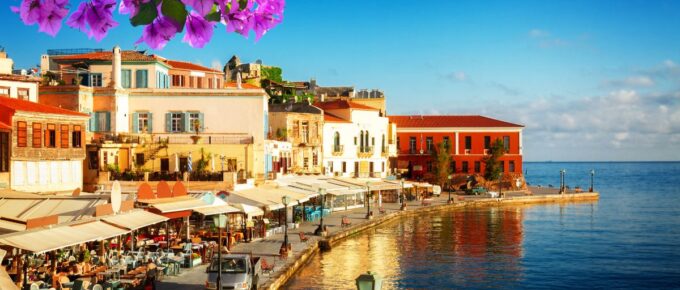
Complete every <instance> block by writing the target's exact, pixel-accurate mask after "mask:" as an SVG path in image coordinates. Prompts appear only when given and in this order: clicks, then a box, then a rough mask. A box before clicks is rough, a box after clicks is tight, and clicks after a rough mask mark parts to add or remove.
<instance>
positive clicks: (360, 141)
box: [359, 130, 364, 152]
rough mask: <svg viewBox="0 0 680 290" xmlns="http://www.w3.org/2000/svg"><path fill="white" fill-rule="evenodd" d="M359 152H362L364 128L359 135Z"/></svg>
mask: <svg viewBox="0 0 680 290" xmlns="http://www.w3.org/2000/svg"><path fill="white" fill-rule="evenodd" d="M359 152H364V130H361V132H360V135H359Z"/></svg>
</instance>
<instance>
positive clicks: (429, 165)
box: [427, 161, 432, 172]
mask: <svg viewBox="0 0 680 290" xmlns="http://www.w3.org/2000/svg"><path fill="white" fill-rule="evenodd" d="M427 172H432V161H428V162H427Z"/></svg>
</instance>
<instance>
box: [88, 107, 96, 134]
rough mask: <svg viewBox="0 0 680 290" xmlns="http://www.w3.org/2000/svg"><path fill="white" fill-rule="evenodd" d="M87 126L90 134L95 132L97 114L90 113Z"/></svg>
mask: <svg viewBox="0 0 680 290" xmlns="http://www.w3.org/2000/svg"><path fill="white" fill-rule="evenodd" d="M87 125H88V129H89V130H90V132H94V131H97V114H96V113H95V112H90V120H89V122H88V124H87Z"/></svg>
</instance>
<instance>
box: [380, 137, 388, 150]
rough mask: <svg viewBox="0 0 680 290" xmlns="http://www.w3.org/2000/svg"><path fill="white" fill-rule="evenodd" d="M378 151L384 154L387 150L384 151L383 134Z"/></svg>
mask: <svg viewBox="0 0 680 290" xmlns="http://www.w3.org/2000/svg"><path fill="white" fill-rule="evenodd" d="M380 150H381V152H382V153H385V152H386V151H387V150H385V134H383V136H382V143H381V145H380Z"/></svg>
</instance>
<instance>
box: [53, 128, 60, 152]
mask: <svg viewBox="0 0 680 290" xmlns="http://www.w3.org/2000/svg"><path fill="white" fill-rule="evenodd" d="M59 147H61V126H59V124H56V125H55V126H54V148H59Z"/></svg>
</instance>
